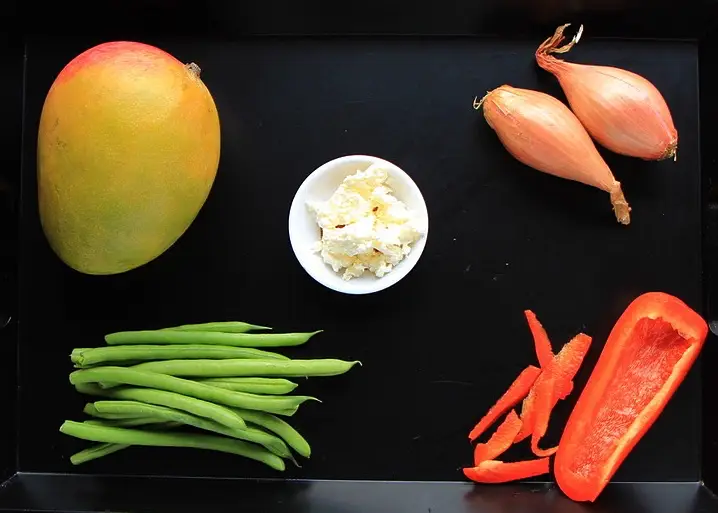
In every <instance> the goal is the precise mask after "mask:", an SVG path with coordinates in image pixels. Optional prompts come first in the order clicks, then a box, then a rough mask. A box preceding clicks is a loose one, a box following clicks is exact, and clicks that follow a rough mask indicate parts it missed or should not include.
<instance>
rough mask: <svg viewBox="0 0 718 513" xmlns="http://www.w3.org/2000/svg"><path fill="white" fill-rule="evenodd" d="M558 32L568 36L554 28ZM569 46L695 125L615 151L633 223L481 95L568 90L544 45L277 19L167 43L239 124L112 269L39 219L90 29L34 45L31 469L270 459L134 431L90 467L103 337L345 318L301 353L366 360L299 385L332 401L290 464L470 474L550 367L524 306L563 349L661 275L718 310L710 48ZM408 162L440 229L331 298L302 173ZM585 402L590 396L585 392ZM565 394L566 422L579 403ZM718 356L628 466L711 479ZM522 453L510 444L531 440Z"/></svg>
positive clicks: (28, 185) (651, 475)
mask: <svg viewBox="0 0 718 513" xmlns="http://www.w3.org/2000/svg"><path fill="white" fill-rule="evenodd" d="M547 35H548V34H547ZM586 36H587V37H586V38H585V40H584V42H583V43H582V44H581V46H579V47H577V49H576V50H574V51H573V52H572V54H570V57H571V59H573V60H576V61H585V62H594V63H601V64H608V65H617V66H621V67H625V68H628V69H631V70H633V71H636V72H638V73H640V74H643V75H644V76H646V77H648V78H649V79H650V80H651V81H653V82H654V83H655V84H656V85H657V86H658V88H659V89H660V90H661V91H662V92H663V93H664V95H665V97H666V99H667V101H668V104H669V105H670V107H671V109H672V111H673V113H674V118H675V123H676V125H677V128H678V131H679V133H680V153H679V155H680V158H679V160H678V162H677V163H674V162H661V163H646V162H642V161H638V160H635V159H626V158H619V157H616V156H615V155H606V158H607V161H608V162H609V164H610V165H611V166H612V168H613V169H614V172H615V174H616V175H617V177H618V179H620V180H621V181H622V182H623V184H624V190H625V193H626V196H627V198H628V199H629V201H630V202H631V204H632V206H633V209H634V211H633V222H632V224H631V226H630V227H627V228H626V227H622V226H620V225H618V224H617V223H616V222H615V220H614V218H613V214H612V211H611V208H610V203H609V201H608V196H607V194H605V193H603V192H601V191H598V190H594V189H592V188H589V187H587V186H583V185H579V184H576V183H571V182H567V181H562V180H559V179H556V178H553V177H549V176H547V175H543V174H540V173H538V172H535V171H532V170H529V169H527V168H524V167H523V166H522V165H520V164H518V163H516V162H515V161H514V160H513V159H512V158H511V157H510V156H509V155H508V154H507V153H506V152H505V151H504V150H503V148H502V147H501V146H500V144H499V142H498V140H497V138H496V137H495V135H494V134H493V133H492V132H491V130H490V129H489V128H488V126H487V125H486V123H485V122H484V121H483V119H482V116H481V114H479V113H477V112H475V111H474V110H473V109H472V108H471V101H472V99H473V97H474V95H476V94H482V93H483V92H484V91H486V90H488V89H491V88H493V87H496V86H498V85H500V84H502V83H509V84H512V85H515V86H520V87H528V88H537V89H541V90H544V91H547V92H551V93H553V94H557V95H560V91H559V88H558V86H557V84H556V82H555V79H553V77H551V76H550V75H547V74H546V73H544V72H542V71H539V70H537V68H536V66H535V65H534V62H533V51H534V49H535V46H536V45H537V43H538V41H536V40H525V41H514V42H509V41H496V40H494V41H488V40H487V41H480V40H470V39H465V38H429V39H423V40H412V39H404V40H401V39H387V38H372V39H365V38H360V39H357V38H349V39H347V38H337V39H332V40H331V41H327V40H312V39H282V38H271V39H263V40H259V41H245V42H236V43H222V44H220V43H214V44H212V43H200V42H178V41H176V40H175V41H169V42H164V41H161V40H155V39H145V42H150V43H153V44H157V45H159V46H161V47H162V48H164V49H166V50H168V51H170V52H171V53H173V54H174V55H176V56H177V57H178V58H180V59H181V60H185V61H190V60H191V61H194V62H197V63H198V64H199V65H200V66H201V67H202V69H203V79H204V80H205V83H206V84H207V86H208V87H209V89H210V91H211V92H212V94H213V95H214V98H215V101H216V102H217V105H218V109H219V112H220V117H221V122H222V137H223V140H222V148H223V149H222V160H221V164H220V170H219V174H218V178H217V181H216V183H215V186H214V188H213V191H212V193H211V195H210V198H209V200H208V202H207V204H206V205H205V208H204V209H203V210H202V212H201V213H200V215H199V217H198V219H197V220H196V222H195V223H194V224H193V226H192V227H191V228H190V230H189V231H188V232H187V233H186V234H185V236H184V237H182V238H181V239H180V241H179V242H178V243H177V244H176V245H175V246H174V247H173V248H171V249H170V250H169V251H168V252H167V253H166V254H165V255H163V256H162V257H160V258H159V259H158V260H156V261H154V262H152V263H151V264H149V265H147V266H145V267H143V268H141V269H139V270H137V271H133V272H130V273H127V274H124V275H119V276H113V277H91V276H84V275H81V274H78V273H76V272H74V271H71V270H70V269H69V268H67V267H65V266H64V265H63V264H62V263H61V262H60V261H59V260H58V259H57V258H56V257H55V255H54V254H53V253H52V252H51V250H50V249H49V246H48V245H47V243H46V241H45V239H44V236H43V234H42V231H41V229H40V225H39V222H38V218H37V213H36V212H37V204H36V195H35V187H36V183H35V175H34V172H35V166H34V162H35V144H34V138H35V134H36V133H37V122H38V118H39V114H40V109H41V106H42V101H43V99H44V96H45V94H46V92H47V90H48V88H49V86H50V84H51V83H52V80H53V79H54V77H55V76H56V74H57V73H58V72H59V71H60V70H61V68H62V66H63V65H64V64H65V63H67V62H68V61H69V60H70V59H71V58H72V57H73V56H74V55H76V54H77V53H79V52H80V51H81V50H83V49H85V48H86V47H87V46H88V44H87V43H85V44H60V43H58V42H56V41H55V42H53V41H49V40H46V39H43V40H33V41H32V42H31V43H30V44H29V46H28V50H27V59H28V66H27V89H26V111H25V115H26V117H25V119H26V127H25V136H26V141H27V144H26V145H25V152H24V157H25V163H26V165H25V168H24V172H23V191H24V194H23V210H22V227H21V233H22V244H21V261H22V264H21V275H20V319H21V330H20V387H21V388H20V410H21V411H20V418H19V420H20V424H19V432H20V441H19V452H20V453H19V468H20V470H21V471H26V472H71V471H76V470H79V471H82V472H92V473H112V474H127V473H137V472H138V469H139V468H140V467H138V462H141V470H139V471H140V472H142V473H147V474H163V475H188V476H227V477H229V476H232V477H243V476H244V477H248V476H250V477H270V476H275V475H276V474H274V473H273V472H271V471H269V470H266V469H264V468H262V467H261V466H260V465H258V464H254V463H252V462H246V461H244V460H241V459H238V458H234V457H231V456H224V455H216V454H206V453H201V452H198V451H195V452H187V451H182V450H177V451H174V450H161V449H156V450H153V449H133V450H128V451H123V452H122V453H119V454H116V455H113V456H112V457H108V458H106V459H104V460H101V461H98V462H96V463H93V464H91V465H87V466H85V467H84V468H81V469H73V468H71V466H70V464H69V462H68V460H67V458H68V456H69V455H70V454H71V453H72V452H73V451H74V450H77V449H78V448H80V447H82V446H84V445H85V444H84V443H79V442H76V441H75V440H72V439H69V438H67V437H64V436H63V435H60V434H59V433H58V432H57V428H58V426H59V425H60V423H61V422H62V420H64V419H65V418H75V419H77V418H80V411H81V408H82V404H83V398H82V397H80V396H79V395H78V394H76V393H75V392H74V390H73V389H72V387H70V385H69V383H68V382H67V374H68V373H69V372H70V370H71V368H70V365H69V361H68V358H67V355H68V354H69V352H70V350H71V349H72V348H73V347H86V346H93V345H99V344H102V335H103V334H104V333H107V332H110V331H113V330H121V329H143V328H157V327H162V326H167V325H173V324H178V323H189V322H201V321H207V320H218V319H242V320H248V321H250V322H255V323H259V324H267V325H271V326H274V327H276V328H277V329H280V330H285V331H295V330H297V331H298V330H314V329H318V328H322V329H325V330H326V332H325V333H324V334H322V335H320V336H318V337H316V338H315V339H314V340H312V342H311V343H310V344H308V345H307V346H306V347H305V348H301V349H298V350H296V351H292V354H293V355H296V356H299V357H329V356H332V357H339V358H346V359H359V360H362V361H363V362H364V367H362V368H360V369H355V370H353V371H352V372H351V373H350V374H348V375H346V376H343V377H339V378H327V379H316V380H313V381H310V382H308V383H306V385H305V384H304V383H303V384H302V385H301V389H302V391H305V392H308V393H310V394H316V395H317V396H319V397H320V398H321V399H322V400H323V401H324V404H321V405H307V406H306V407H304V408H303V409H302V411H300V413H299V414H298V415H297V416H296V419H295V420H294V422H295V423H296V425H297V426H298V427H299V428H300V430H301V431H302V432H303V433H304V434H305V435H306V436H307V438H308V439H309V440H310V442H311V443H312V446H313V457H312V459H311V461H309V462H306V463H304V464H303V468H302V469H301V470H290V471H288V472H287V477H298V476H301V477H303V478H329V479H379V480H384V479H387V480H437V481H442V480H460V479H461V474H460V472H459V469H460V467H461V466H462V465H466V464H468V463H470V460H471V448H470V446H469V445H468V443H467V440H466V433H467V432H468V431H469V429H470V428H471V427H472V425H473V423H474V422H476V421H477V420H478V418H479V417H480V416H481V415H482V414H483V412H484V411H485V410H486V409H487V408H488V407H489V406H490V405H491V404H492V403H493V402H494V401H495V399H496V398H498V396H499V395H500V394H501V393H502V392H503V391H504V390H505V388H506V387H507V386H508V384H509V383H510V382H511V380H512V379H513V378H514V376H515V375H516V374H517V373H518V372H519V371H520V370H521V369H522V368H523V367H525V366H526V365H528V364H531V363H535V356H534V354H533V347H532V343H531V338H530V336H529V333H528V329H527V327H526V324H525V321H524V319H523V315H522V311H523V309H525V308H532V309H534V310H535V311H536V313H537V314H538V316H539V318H540V319H541V320H542V321H543V322H544V324H545V326H546V327H547V329H548V332H549V334H550V335H551V337H552V339H553V340H554V344H555V347H556V348H558V347H560V345H561V344H563V343H565V342H566V341H567V340H568V339H569V338H570V337H571V336H573V335H574V334H576V333H577V332H578V331H585V332H587V333H589V334H590V335H593V336H594V337H595V340H596V343H595V345H594V346H593V348H592V350H591V352H590V354H589V356H588V358H587V361H586V364H585V365H584V368H583V369H582V371H581V373H580V374H579V376H578V379H577V390H580V387H581V386H582V385H583V384H584V382H585V380H586V379H587V377H588V375H589V373H590V370H591V368H592V366H593V363H594V362H595V360H596V358H597V356H598V354H599V352H600V349H601V346H602V343H603V341H604V340H605V338H606V336H607V334H608V332H609V330H610V328H611V327H612V325H613V323H614V322H615V320H616V319H617V317H618V316H619V315H620V313H621V311H622V310H623V309H624V308H625V307H626V306H627V304H628V303H629V302H630V301H631V300H632V299H633V298H634V297H635V296H637V295H638V294H640V293H641V292H645V291H648V290H663V291H666V292H670V293H673V294H676V295H678V296H679V297H681V298H683V299H684V300H685V301H687V302H688V303H689V304H691V305H692V306H693V307H695V308H698V309H700V308H701V300H702V296H701V293H702V288H701V259H700V251H701V229H700V228H701V224H700V223H701V221H700V213H701V210H700V188H699V186H700V173H699V167H698V166H699V156H698V153H699V139H698V117H697V110H698V98H697V48H696V46H695V45H694V44H690V43H657V42H651V43H641V42H605V41H604V42H599V41H591V40H590V32H589V33H587V34H586ZM352 153H364V154H372V155H377V156H380V157H383V158H386V159H388V160H391V161H393V162H395V163H396V164H397V165H399V166H400V167H402V168H403V169H405V170H406V171H407V172H408V173H410V174H411V175H412V177H413V178H414V180H415V181H416V182H417V184H418V185H419V187H420V188H421V189H422V192H423V193H424V196H425V198H426V201H427V204H428V209H429V213H430V218H431V225H432V231H431V233H430V236H429V240H428V244H427V247H426V250H425V253H424V255H423V257H422V259H421V261H420V262H419V264H418V266H417V268H416V269H415V270H414V271H413V272H412V273H411V274H410V275H409V276H408V277H407V278H406V279H405V280H403V281H402V282H400V283H399V284H398V285H396V286H395V287H392V288H391V289H389V290H387V291H385V292H383V293H380V294H376V295H372V296H367V297H349V296H342V295H339V294H336V293H333V292H331V291H329V290H327V289H324V288H322V287H321V286H320V285H318V284H316V283H315V282H313V281H312V280H311V279H310V278H309V277H308V276H307V275H306V274H305V273H304V271H303V270H302V269H301V268H300V266H299V264H298V263H297V262H296V261H295V260H294V257H293V254H292V252H291V250H290V247H289V243H288V237H287V233H286V222H287V214H288V209H289V204H290V202H291V199H292V196H293V194H294V192H295V191H296V189H297V187H298V186H299V184H300V183H301V181H302V180H303V179H304V178H305V177H306V176H307V174H309V173H310V172H311V171H312V170H313V169H315V168H316V167H318V166H319V165H321V164H322V163H324V162H326V161H327V160H330V159H332V158H335V157H337V156H340V155H345V154H352ZM574 398H575V396H574ZM574 398H572V399H571V400H570V401H567V402H566V404H562V405H560V407H559V408H558V410H557V412H556V414H555V416H554V422H553V425H552V429H551V432H550V434H549V440H547V443H550V442H555V441H557V438H558V435H559V434H560V429H561V426H562V425H563V423H564V421H565V420H566V417H567V414H568V412H569V411H570V406H571V405H572V404H573V399H574ZM699 401H700V380H699V370H698V369H697V368H696V369H694V371H693V372H691V374H690V376H689V377H688V379H687V380H686V382H685V384H684V386H682V387H681V389H680V390H679V392H678V393H677V395H676V397H675V399H674V400H673V401H672V402H671V403H670V404H669V406H668V408H667V409H666V410H665V412H664V414H663V415H662V416H661V418H660V419H659V420H658V422H657V423H656V425H655V426H654V428H653V429H652V430H651V431H650V432H649V433H648V434H647V435H646V436H645V438H644V440H643V441H642V442H641V443H640V444H639V446H638V447H637V448H636V449H635V451H634V452H633V453H632V455H631V457H630V458H629V459H628V460H627V461H626V463H625V465H624V466H623V467H622V468H621V470H620V471H619V473H618V474H617V475H616V479H617V480H628V481H639V480H640V481H671V480H690V481H694V480H697V479H698V478H699V465H700V460H699V451H700V443H699V437H700V402H699ZM527 455H528V454H527V453H526V452H525V451H523V452H522V451H521V450H518V449H517V451H515V452H512V453H510V454H509V455H507V458H509V459H510V458H513V457H522V456H527Z"/></svg>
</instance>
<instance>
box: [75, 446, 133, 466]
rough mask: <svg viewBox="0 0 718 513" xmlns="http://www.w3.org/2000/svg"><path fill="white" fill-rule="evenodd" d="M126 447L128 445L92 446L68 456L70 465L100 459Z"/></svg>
mask: <svg viewBox="0 0 718 513" xmlns="http://www.w3.org/2000/svg"><path fill="white" fill-rule="evenodd" d="M128 447H129V445H125V444H97V445H93V446H92V447H88V448H87V449H84V450H82V451H80V452H78V453H75V454H73V455H72V456H70V463H72V464H73V465H82V464H83V463H87V462H88V461H92V460H96V459H97V458H102V457H103V456H107V455H108V454H112V453H114V452H118V451H121V450H122V449H126V448H128Z"/></svg>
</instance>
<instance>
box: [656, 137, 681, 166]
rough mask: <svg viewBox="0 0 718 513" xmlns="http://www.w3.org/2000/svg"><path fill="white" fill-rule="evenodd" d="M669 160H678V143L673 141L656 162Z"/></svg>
mask: <svg viewBox="0 0 718 513" xmlns="http://www.w3.org/2000/svg"><path fill="white" fill-rule="evenodd" d="M670 158H672V159H673V162H676V161H677V160H678V141H673V142H672V143H671V144H669V145H668V147H667V148H666V151H664V152H663V155H661V158H660V159H658V160H665V159H670Z"/></svg>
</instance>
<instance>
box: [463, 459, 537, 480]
mask: <svg viewBox="0 0 718 513" xmlns="http://www.w3.org/2000/svg"><path fill="white" fill-rule="evenodd" d="M548 464H549V458H539V459H536V460H526V461H517V462H514V463H504V462H503V461H496V460H487V461H482V462H481V463H479V464H478V465H477V466H476V467H473V468H465V469H464V475H465V476H466V477H468V478H469V479H471V480H472V481H475V482H477V483H508V482H509V481H517V480H519V479H528V478H529V477H535V476H540V475H542V474H548V469H549V465H548Z"/></svg>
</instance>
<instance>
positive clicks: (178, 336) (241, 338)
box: [105, 330, 320, 347]
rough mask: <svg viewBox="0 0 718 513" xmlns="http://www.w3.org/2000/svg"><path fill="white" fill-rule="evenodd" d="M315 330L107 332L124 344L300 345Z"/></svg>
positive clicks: (111, 342) (111, 339) (107, 337)
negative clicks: (308, 331)
mask: <svg viewBox="0 0 718 513" xmlns="http://www.w3.org/2000/svg"><path fill="white" fill-rule="evenodd" d="M317 333H320V332H319V331H315V332H313V333H217V332H203V331H178V330H156V331H120V332H117V333H110V334H109V335H105V341H106V342H107V343H108V344H109V345H111V346H114V345H122V344H209V345H216V346H238V347H285V346H299V345H301V344H304V343H305V342H306V341H307V340H309V339H310V338H312V337H313V336H314V335H316V334H317Z"/></svg>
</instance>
